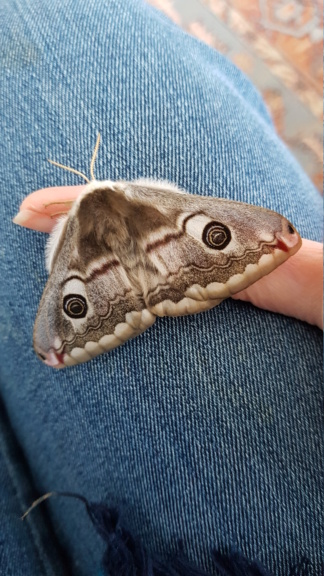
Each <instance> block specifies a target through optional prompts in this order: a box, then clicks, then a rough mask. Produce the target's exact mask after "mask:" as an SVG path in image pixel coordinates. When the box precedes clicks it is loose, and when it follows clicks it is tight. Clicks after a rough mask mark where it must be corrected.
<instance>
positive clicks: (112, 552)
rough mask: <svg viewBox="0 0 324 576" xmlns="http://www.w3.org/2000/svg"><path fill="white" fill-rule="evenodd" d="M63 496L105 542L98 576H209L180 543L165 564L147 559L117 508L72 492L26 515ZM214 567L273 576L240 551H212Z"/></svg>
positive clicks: (297, 571)
mask: <svg viewBox="0 0 324 576" xmlns="http://www.w3.org/2000/svg"><path fill="white" fill-rule="evenodd" d="M56 496H65V497H68V498H76V499H78V500H80V501H81V502H82V503H83V504H84V505H85V507H86V510H87V513H88V515H89V517H90V519H91V521H92V524H93V526H94V527H95V529H96V530H97V532H98V533H99V534H100V536H101V537H102V538H103V540H104V541H105V543H106V545H107V548H106V551H105V553H104V556H103V559H102V568H103V572H102V575H105V576H211V574H210V573H209V572H206V571H205V570H203V569H201V568H198V567H196V566H194V565H193V564H192V563H191V562H189V561H188V560H187V558H186V557H185V553H184V549H183V544H182V542H181V540H180V541H179V542H178V553H177V554H176V556H175V557H173V558H170V560H169V562H168V563H165V562H162V561H160V560H159V559H158V558H153V557H151V556H150V555H149V554H148V552H147V551H146V550H145V548H144V547H143V545H142V544H141V543H140V542H139V541H137V540H136V539H134V538H133V536H132V535H131V533H130V532H129V531H128V530H126V529H125V528H124V527H123V526H122V524H121V523H120V519H119V518H120V517H119V513H118V511H117V509H115V508H108V506H106V505H105V504H102V503H100V502H99V503H96V502H89V501H88V500H87V499H86V498H85V497H84V496H82V495H80V494H76V493H74V492H56V491H55V492H47V494H44V495H43V496H41V497H40V498H38V499H37V500H35V501H34V502H33V503H32V505H31V506H30V507H29V508H28V510H27V511H26V512H25V514H24V515H23V516H22V518H21V519H22V520H24V519H25V518H26V517H27V516H28V514H29V513H30V512H31V511H32V510H33V509H34V508H36V507H37V506H38V505H39V504H41V503H42V502H45V500H48V499H49V498H52V497H56ZM212 561H213V564H214V568H215V570H216V571H217V573H218V574H219V576H274V575H273V574H272V573H271V572H269V570H267V569H266V568H265V567H264V566H263V565H262V564H261V563H260V562H258V561H257V560H253V561H251V560H248V559H247V558H246V557H245V556H244V555H243V554H242V553H241V552H240V551H238V550H230V551H229V552H227V553H223V552H220V551H216V550H214V551H213V553H212ZM310 574H311V563H310V561H309V560H308V559H307V558H305V557H303V558H302V559H301V561H300V562H299V563H298V564H297V565H295V566H293V567H292V568H291V570H290V571H289V573H288V574H287V576H310Z"/></svg>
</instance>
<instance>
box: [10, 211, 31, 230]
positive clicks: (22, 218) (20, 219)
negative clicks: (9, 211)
mask: <svg viewBox="0 0 324 576" xmlns="http://www.w3.org/2000/svg"><path fill="white" fill-rule="evenodd" d="M34 216H35V212H32V211H31V210H21V211H20V212H18V214H16V216H15V217H14V218H13V220H12V221H13V223H14V224H19V226H24V225H25V224H26V222H28V220H31V219H32V218H34Z"/></svg>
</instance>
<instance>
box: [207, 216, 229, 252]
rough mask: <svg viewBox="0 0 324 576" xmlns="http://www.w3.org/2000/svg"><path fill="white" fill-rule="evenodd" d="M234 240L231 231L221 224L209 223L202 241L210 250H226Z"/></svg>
mask: <svg viewBox="0 0 324 576" xmlns="http://www.w3.org/2000/svg"><path fill="white" fill-rule="evenodd" d="M231 238H232V235H231V231H230V229H229V228H228V227H227V226H225V224H222V223H221V222H209V224H207V225H206V226H205V228H204V231H203V234H202V239H203V242H204V243H205V244H206V246H208V247H209V248H213V249H214V250H224V248H226V246H227V245H228V244H229V243H230V241H231Z"/></svg>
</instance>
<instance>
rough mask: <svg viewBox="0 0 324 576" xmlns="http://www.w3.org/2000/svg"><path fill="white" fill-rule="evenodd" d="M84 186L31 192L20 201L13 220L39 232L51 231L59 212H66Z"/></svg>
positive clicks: (59, 187)
mask: <svg viewBox="0 0 324 576" xmlns="http://www.w3.org/2000/svg"><path fill="white" fill-rule="evenodd" d="M83 189H84V186H57V187H55V188H43V189H41V190H37V191H36V192H32V194H29V196H27V198H25V199H24V201H23V202H22V204H21V206H20V209H19V212H18V214H17V215H16V216H15V217H14V219H13V222H14V223H15V224H19V225H20V226H25V227H26V228H31V229H32V230H38V231H39V232H51V230H52V229H53V227H54V225H55V223H56V220H57V218H58V217H59V215H60V214H64V213H65V212H68V211H69V210H70V208H71V202H73V201H74V200H75V199H76V198H77V197H78V196H79V194H80V192H82V190H83Z"/></svg>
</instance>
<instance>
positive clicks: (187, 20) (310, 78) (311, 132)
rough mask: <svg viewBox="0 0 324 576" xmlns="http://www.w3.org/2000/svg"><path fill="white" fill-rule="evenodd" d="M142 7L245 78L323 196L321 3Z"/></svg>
mask: <svg viewBox="0 0 324 576" xmlns="http://www.w3.org/2000/svg"><path fill="white" fill-rule="evenodd" d="M147 1H148V3H149V4H151V5H152V6H154V7H155V8H158V9H159V10H161V11H162V12H164V13H165V14H166V15H167V16H168V17H169V18H170V19H171V20H173V21H174V22H175V23H176V24H178V25H179V26H181V27H182V28H183V29H184V30H186V31H187V32H189V33H190V34H192V35H193V36H196V37H197V38H199V39H200V40H202V41H203V42H205V43H206V44H209V45H210V46H213V47H214V48H216V49H217V50H219V51H220V52H222V53H223V54H225V55H226V56H227V57H228V58H229V59H230V60H232V62H234V63H235V64H236V65H237V66H238V67H239V68H241V70H243V72H245V74H246V75H247V76H248V77H249V78H250V79H251V80H252V82H253V83H254V84H255V86H257V88H258V89H259V91H260V92H261V93H262V95H263V98H264V100H265V101H266V103H267V105H268V108H269V110H270V112H271V114H272V118H273V120H274V123H275V125H276V128H277V131H278V132H279V134H280V136H281V138H282V139H283V140H284V141H285V142H286V144H287V146H288V147H289V148H290V150H291V151H292V153H293V154H294V156H295V157H296V158H297V160H298V161H299V162H300V164H301V165H302V166H303V168H304V170H305V171H306V172H307V173H308V174H309V176H310V178H311V179H312V180H313V182H314V184H315V185H316V186H317V188H318V189H319V190H320V191H321V193H322V186H323V170H322V154H323V146H322V138H323V131H322V123H323V91H322V86H323V68H322V51H323V0H308V1H307V0H147Z"/></svg>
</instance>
